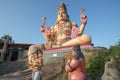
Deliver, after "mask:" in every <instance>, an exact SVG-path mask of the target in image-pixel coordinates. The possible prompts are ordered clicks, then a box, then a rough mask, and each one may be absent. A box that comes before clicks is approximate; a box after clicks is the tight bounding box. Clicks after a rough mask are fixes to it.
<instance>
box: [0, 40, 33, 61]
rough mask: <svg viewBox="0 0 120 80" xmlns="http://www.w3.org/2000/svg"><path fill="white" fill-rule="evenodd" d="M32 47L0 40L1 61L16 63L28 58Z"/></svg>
mask: <svg viewBox="0 0 120 80" xmlns="http://www.w3.org/2000/svg"><path fill="white" fill-rule="evenodd" d="M30 45H31V44H21V43H12V42H11V43H9V42H8V41H7V40H0V61H15V60H18V59H24V58H26V57H27V51H28V48H29V46H30Z"/></svg>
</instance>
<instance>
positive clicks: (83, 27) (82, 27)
mask: <svg viewBox="0 0 120 80" xmlns="http://www.w3.org/2000/svg"><path fill="white" fill-rule="evenodd" d="M80 19H81V21H82V24H81V26H80V29H79V32H78V35H82V34H83V31H84V29H85V26H86V24H87V16H86V15H81V17H80Z"/></svg>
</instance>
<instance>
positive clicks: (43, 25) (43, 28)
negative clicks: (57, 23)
mask: <svg viewBox="0 0 120 80" xmlns="http://www.w3.org/2000/svg"><path fill="white" fill-rule="evenodd" d="M40 31H41V32H44V31H45V24H42V25H41V26H40Z"/></svg>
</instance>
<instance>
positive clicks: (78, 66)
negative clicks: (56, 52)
mask: <svg viewBox="0 0 120 80" xmlns="http://www.w3.org/2000/svg"><path fill="white" fill-rule="evenodd" d="M84 66H85V58H84V56H83V53H82V52H81V50H80V46H79V45H75V46H73V51H72V57H71V58H70V59H68V61H67V64H66V66H65V71H66V72H67V73H68V80H87V76H86V73H85V69H84Z"/></svg>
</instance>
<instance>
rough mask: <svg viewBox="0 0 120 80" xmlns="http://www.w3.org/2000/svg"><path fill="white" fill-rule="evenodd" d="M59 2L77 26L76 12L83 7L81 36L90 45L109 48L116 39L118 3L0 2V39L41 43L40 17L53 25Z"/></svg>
mask: <svg viewBox="0 0 120 80" xmlns="http://www.w3.org/2000/svg"><path fill="white" fill-rule="evenodd" d="M60 2H64V3H65V4H66V5H67V10H68V14H69V16H70V20H71V21H72V22H76V23H77V24H78V26H80V25H81V21H80V9H81V8H82V7H85V9H86V10H85V12H84V13H85V14H86V15H87V16H88V22H87V25H86V28H85V31H84V34H90V35H91V37H92V43H94V46H102V47H109V46H111V45H114V44H116V43H117V42H118V41H119V39H120V0H0V37H2V36H3V35H4V34H9V35H10V36H12V38H13V40H15V42H16V43H28V44H41V43H45V42H46V40H45V39H44V37H43V36H42V34H41V32H40V24H41V23H42V20H41V18H42V17H43V16H46V17H47V21H46V24H47V25H48V26H49V27H50V26H53V25H54V24H55V21H56V17H57V7H58V5H59V4H60Z"/></svg>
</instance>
